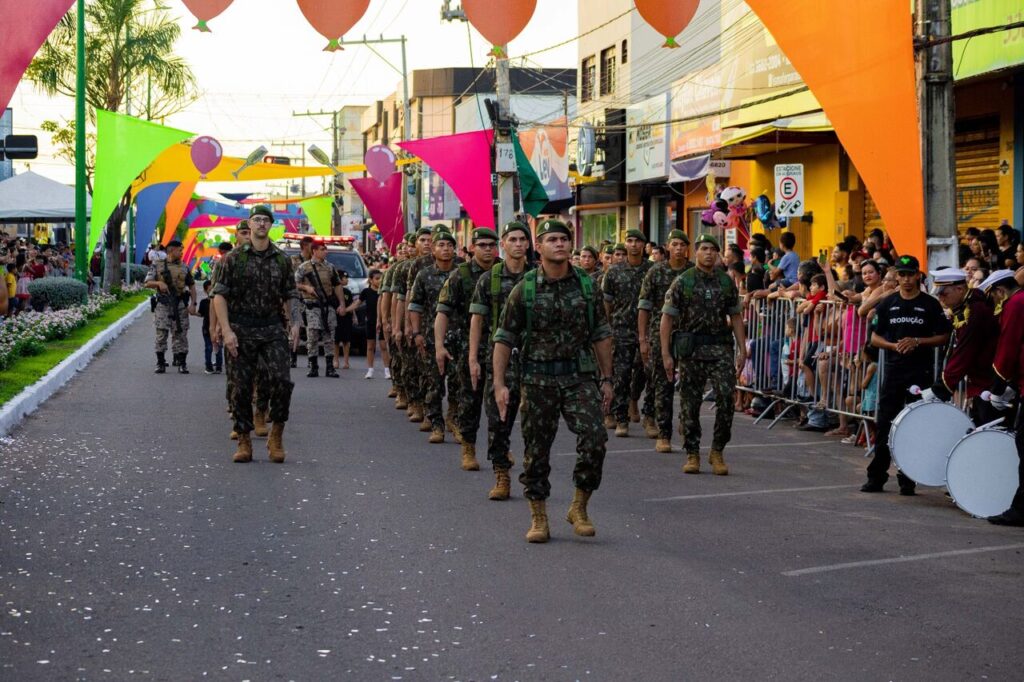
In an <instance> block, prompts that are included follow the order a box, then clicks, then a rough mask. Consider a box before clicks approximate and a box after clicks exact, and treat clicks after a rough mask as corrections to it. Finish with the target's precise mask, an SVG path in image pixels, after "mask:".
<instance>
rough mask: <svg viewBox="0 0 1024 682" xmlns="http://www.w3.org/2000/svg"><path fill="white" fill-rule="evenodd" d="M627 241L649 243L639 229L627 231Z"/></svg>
mask: <svg viewBox="0 0 1024 682" xmlns="http://www.w3.org/2000/svg"><path fill="white" fill-rule="evenodd" d="M626 239H639V240H640V241H642V242H645V243H646V242H647V237H646V236H645V235H644V233H643V232H641V231H640V230H637V229H632V230H626Z"/></svg>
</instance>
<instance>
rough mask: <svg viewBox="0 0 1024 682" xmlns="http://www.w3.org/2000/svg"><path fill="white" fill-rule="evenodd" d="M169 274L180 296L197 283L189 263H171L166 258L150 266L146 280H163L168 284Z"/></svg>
mask: <svg viewBox="0 0 1024 682" xmlns="http://www.w3.org/2000/svg"><path fill="white" fill-rule="evenodd" d="M165 267H166V270H165ZM168 275H169V276H170V279H171V283H172V284H173V285H174V289H175V292H176V293H177V295H178V297H179V298H180V297H181V296H184V295H185V293H186V292H187V291H188V290H189V287H191V286H192V285H193V284H195V280H194V279H192V273H191V272H190V271H189V269H188V266H187V265H185V264H184V263H182V262H181V261H178V262H177V263H171V262H170V261H168V260H166V259H164V260H158V261H157V262H155V263H153V264H152V265H150V266H149V272H147V273H146V280H145V281H146V282H163V283H164V284H167V278H168ZM158 297H159V295H158ZM161 303H163V301H161Z"/></svg>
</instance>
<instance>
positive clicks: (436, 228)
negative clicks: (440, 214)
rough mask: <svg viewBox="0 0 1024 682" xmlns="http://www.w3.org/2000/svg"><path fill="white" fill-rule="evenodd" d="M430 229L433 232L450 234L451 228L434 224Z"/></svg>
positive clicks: (441, 224) (442, 224)
mask: <svg viewBox="0 0 1024 682" xmlns="http://www.w3.org/2000/svg"><path fill="white" fill-rule="evenodd" d="M430 229H432V230H433V231H434V232H448V233H449V234H451V231H452V228H450V227H449V226H447V225H445V224H444V223H435V224H434V225H433V226H432V227H431V228H430Z"/></svg>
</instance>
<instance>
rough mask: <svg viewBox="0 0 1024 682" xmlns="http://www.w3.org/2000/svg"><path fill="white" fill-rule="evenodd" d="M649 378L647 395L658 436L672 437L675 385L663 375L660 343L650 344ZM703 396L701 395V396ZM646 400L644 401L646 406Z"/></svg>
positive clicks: (667, 438) (669, 438) (663, 366)
mask: <svg viewBox="0 0 1024 682" xmlns="http://www.w3.org/2000/svg"><path fill="white" fill-rule="evenodd" d="M650 364H651V375H650V377H651V380H650V383H648V384H647V395H648V396H651V399H652V401H653V403H654V421H655V422H656V423H657V425H658V438H664V439H666V440H671V439H672V403H673V401H674V400H675V386H674V385H673V384H672V382H671V381H669V380H668V377H666V376H665V365H663V364H662V362H661V344H658V343H652V344H651V363H650ZM701 397H703V396H701ZM646 404H647V401H646V400H645V401H644V405H645V407H646ZM646 414H647V413H646V412H644V415H645V416H646Z"/></svg>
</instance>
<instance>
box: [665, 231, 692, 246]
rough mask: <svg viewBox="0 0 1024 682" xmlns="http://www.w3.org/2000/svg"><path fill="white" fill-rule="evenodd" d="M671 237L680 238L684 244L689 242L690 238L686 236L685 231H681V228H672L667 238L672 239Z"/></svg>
mask: <svg viewBox="0 0 1024 682" xmlns="http://www.w3.org/2000/svg"><path fill="white" fill-rule="evenodd" d="M673 239H682V240H683V243H684V244H689V243H690V238H689V237H687V236H686V233H685V232H683V231H682V230H672V231H671V232H669V233H668V240H669V241H672V240H673Z"/></svg>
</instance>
